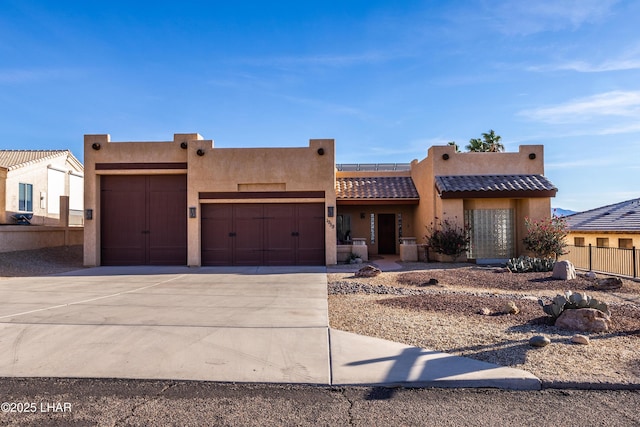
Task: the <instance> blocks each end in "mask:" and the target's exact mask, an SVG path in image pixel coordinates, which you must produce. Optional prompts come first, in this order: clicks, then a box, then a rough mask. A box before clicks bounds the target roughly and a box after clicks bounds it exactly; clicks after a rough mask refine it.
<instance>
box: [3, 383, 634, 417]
mask: <svg viewBox="0 0 640 427" xmlns="http://www.w3.org/2000/svg"><path fill="white" fill-rule="evenodd" d="M0 402H1V403H2V412H0V425H3V426H4V425H16V426H56V425H59V426H91V425H99V426H138V425H139V426H143V425H144V426H166V425H176V426H178V425H179V426H182V425H191V426H195V425H215V426H258V425H260V426H263V425H286V426H291V425H296V426H307V425H309V426H311V425H314V426H316V425H325V426H350V425H353V426H389V425H392V426H408V425H416V426H501V425H509V426H538V427H539V426H556V425H562V426H584V425H590V426H637V425H640V391H638V390H617V391H606V390H597V391H595V390H592V391H586V390H553V389H547V390H542V391H534V392H532V391H518V392H516V391H503V390H494V389H382V388H361V387H347V388H335V387H313V386H290V385H264V384H221V383H206V382H183V381H180V382H176V381H131V380H91V379H55V378H47V379H14V378H9V379H0Z"/></svg>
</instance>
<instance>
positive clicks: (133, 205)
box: [100, 176, 145, 265]
mask: <svg viewBox="0 0 640 427" xmlns="http://www.w3.org/2000/svg"><path fill="white" fill-rule="evenodd" d="M131 178H133V179H131V180H127V177H125V176H109V177H103V178H102V180H101V184H102V189H101V195H100V197H101V199H100V206H101V211H100V214H101V216H100V220H101V221H100V230H101V258H102V264H103V265H139V264H143V263H144V260H145V235H144V234H143V232H144V230H145V217H144V212H145V185H144V179H143V177H131Z"/></svg>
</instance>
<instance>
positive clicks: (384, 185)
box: [336, 176, 420, 200]
mask: <svg viewBox="0 0 640 427" xmlns="http://www.w3.org/2000/svg"><path fill="white" fill-rule="evenodd" d="M336 196H337V198H338V199H342V200H344V199H357V200H362V199H418V198H420V196H419V195H418V190H416V186H415V185H414V184H413V180H412V179H411V177H410V176H385V177H371V178H357V177H341V178H336Z"/></svg>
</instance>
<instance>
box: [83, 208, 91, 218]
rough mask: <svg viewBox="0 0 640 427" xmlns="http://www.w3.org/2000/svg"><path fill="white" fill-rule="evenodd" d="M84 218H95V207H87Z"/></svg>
mask: <svg viewBox="0 0 640 427" xmlns="http://www.w3.org/2000/svg"><path fill="white" fill-rule="evenodd" d="M84 219H88V220H92V219H93V209H86V210H85V211H84Z"/></svg>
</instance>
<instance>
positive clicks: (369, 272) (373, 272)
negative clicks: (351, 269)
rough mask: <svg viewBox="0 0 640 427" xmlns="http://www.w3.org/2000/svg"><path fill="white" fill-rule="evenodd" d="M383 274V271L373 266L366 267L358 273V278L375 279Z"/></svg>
mask: <svg viewBox="0 0 640 427" xmlns="http://www.w3.org/2000/svg"><path fill="white" fill-rule="evenodd" d="M380 273H382V270H380V269H379V268H375V267H374V266H373V265H365V266H364V267H362V268H361V269H360V270H358V271H356V274H355V276H356V277H375V276H377V275H378V274H380Z"/></svg>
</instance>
